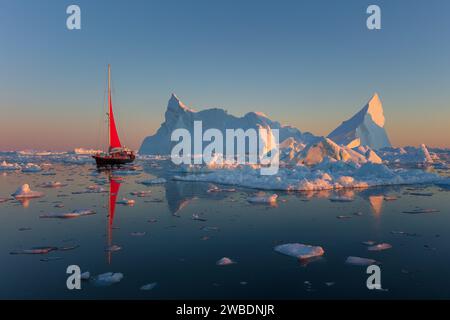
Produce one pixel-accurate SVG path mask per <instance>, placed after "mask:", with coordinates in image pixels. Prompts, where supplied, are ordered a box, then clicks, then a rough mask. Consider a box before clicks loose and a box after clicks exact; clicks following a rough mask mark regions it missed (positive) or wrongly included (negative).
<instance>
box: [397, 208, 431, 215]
mask: <svg viewBox="0 0 450 320" xmlns="http://www.w3.org/2000/svg"><path fill="white" fill-rule="evenodd" d="M402 212H403V213H409V214H420V213H437V212H439V210H437V209H421V208H417V209H413V210H406V211H402Z"/></svg>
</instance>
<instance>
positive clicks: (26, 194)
mask: <svg viewBox="0 0 450 320" xmlns="http://www.w3.org/2000/svg"><path fill="white" fill-rule="evenodd" d="M11 195H12V196H13V197H14V198H16V199H21V198H39V197H42V196H43V195H44V193H43V192H39V191H33V190H31V189H30V186H29V185H28V184H27V183H25V184H24V185H22V186H20V187H19V188H17V190H16V192H14V193H13V194H11Z"/></svg>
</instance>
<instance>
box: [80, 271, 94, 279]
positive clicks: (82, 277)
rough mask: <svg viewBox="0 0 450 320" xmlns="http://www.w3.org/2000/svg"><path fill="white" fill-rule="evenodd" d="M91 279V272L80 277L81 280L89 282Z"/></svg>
mask: <svg viewBox="0 0 450 320" xmlns="http://www.w3.org/2000/svg"><path fill="white" fill-rule="evenodd" d="M90 277H91V273H90V272H89V271H86V272H83V273H82V274H81V275H80V279H81V280H89V278H90Z"/></svg>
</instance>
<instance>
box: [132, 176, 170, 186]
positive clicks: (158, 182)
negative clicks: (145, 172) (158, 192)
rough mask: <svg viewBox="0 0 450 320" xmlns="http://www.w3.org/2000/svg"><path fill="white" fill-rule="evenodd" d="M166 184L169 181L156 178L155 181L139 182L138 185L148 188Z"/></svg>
mask: <svg viewBox="0 0 450 320" xmlns="http://www.w3.org/2000/svg"><path fill="white" fill-rule="evenodd" d="M166 182H167V180H166V179H164V178H154V179H147V180H142V181H138V183H141V184H143V185H146V186H149V185H154V184H162V183H166Z"/></svg>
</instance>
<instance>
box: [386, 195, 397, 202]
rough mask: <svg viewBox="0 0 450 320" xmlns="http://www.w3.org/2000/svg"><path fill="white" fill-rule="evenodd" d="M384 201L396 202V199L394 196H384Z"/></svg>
mask: <svg viewBox="0 0 450 320" xmlns="http://www.w3.org/2000/svg"><path fill="white" fill-rule="evenodd" d="M383 199H384V201H395V200H398V197H396V196H387V195H386V196H384V198H383Z"/></svg>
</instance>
